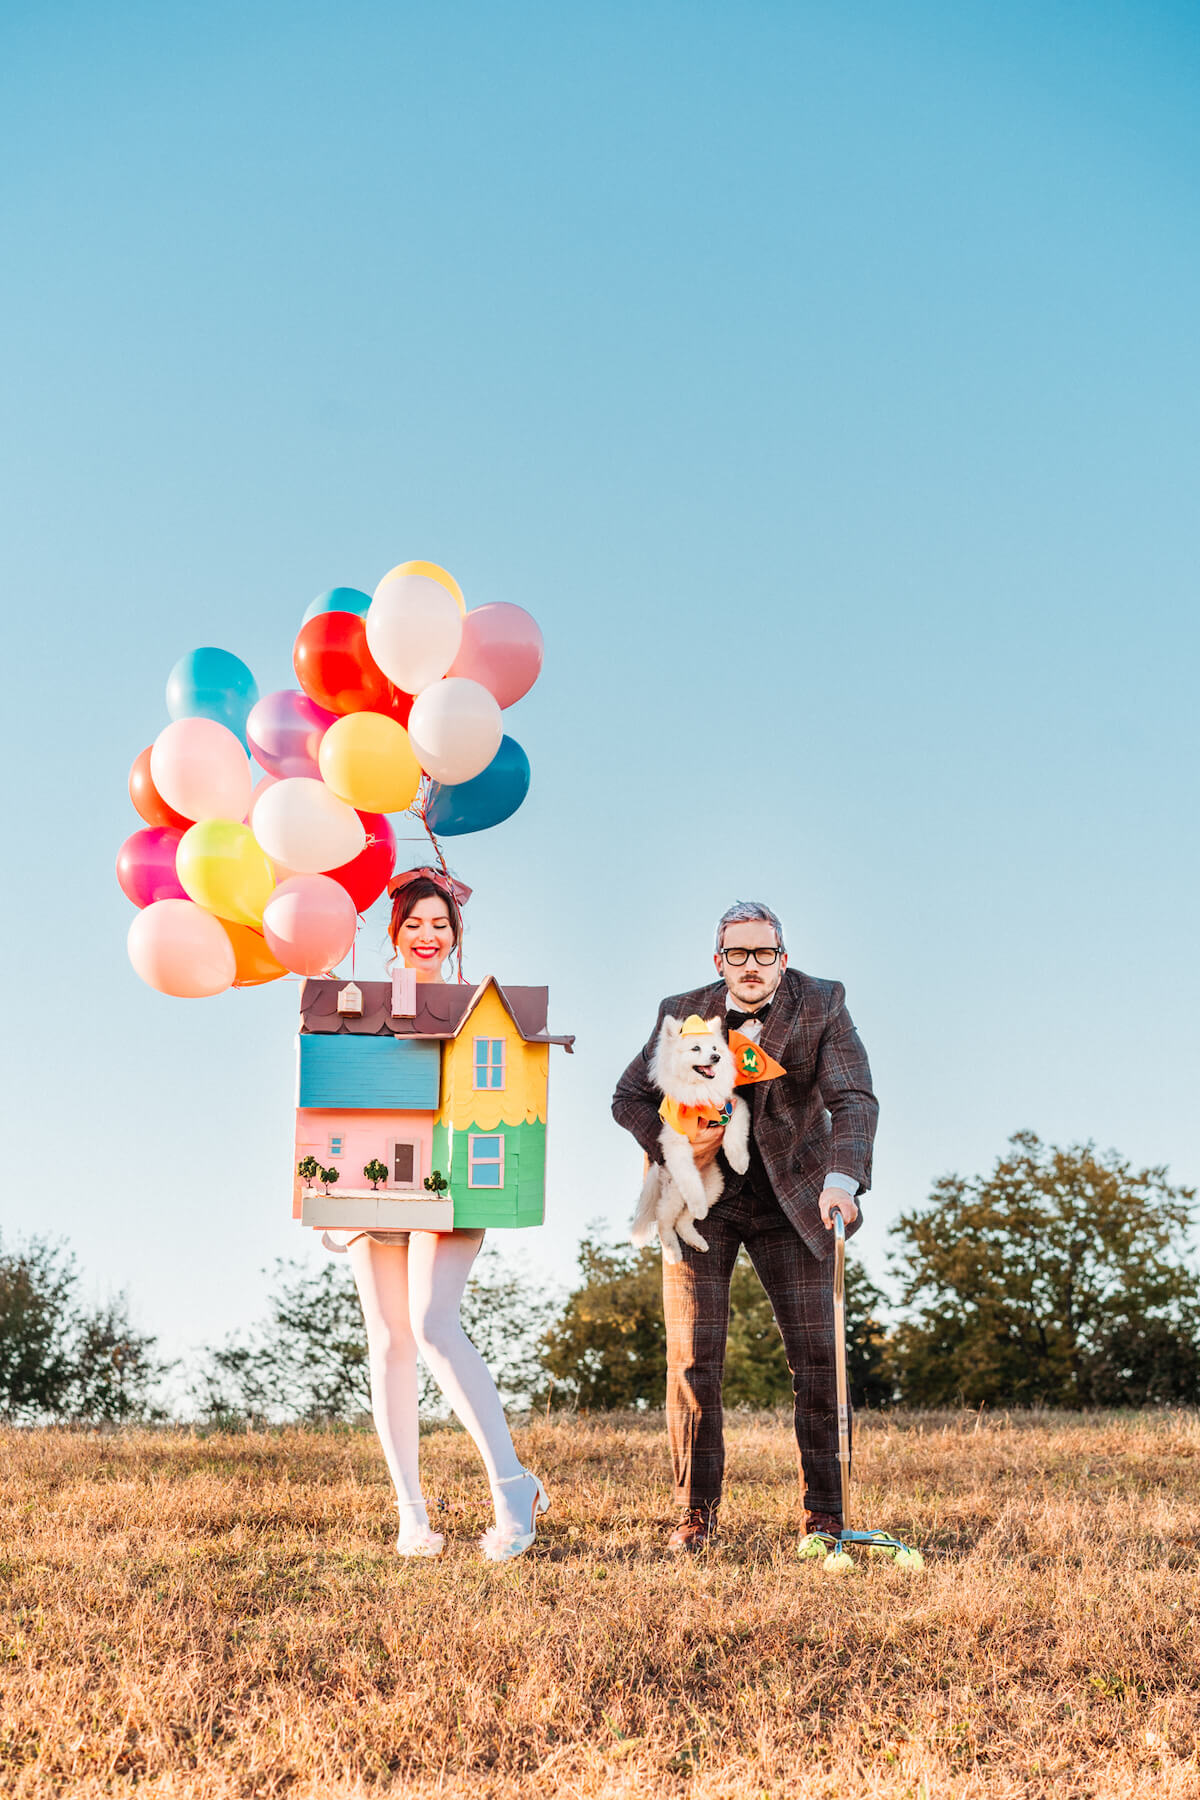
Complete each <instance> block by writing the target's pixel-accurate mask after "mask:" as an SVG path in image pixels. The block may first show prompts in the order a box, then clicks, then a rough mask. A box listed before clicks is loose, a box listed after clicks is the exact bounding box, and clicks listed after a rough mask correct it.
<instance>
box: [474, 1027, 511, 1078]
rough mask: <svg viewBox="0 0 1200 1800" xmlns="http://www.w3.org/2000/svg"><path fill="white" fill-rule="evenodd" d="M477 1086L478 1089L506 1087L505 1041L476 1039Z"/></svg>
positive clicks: (501, 1039) (499, 1039)
mask: <svg viewBox="0 0 1200 1800" xmlns="http://www.w3.org/2000/svg"><path fill="white" fill-rule="evenodd" d="M475 1086H476V1087H477V1088H502V1087H503V1086H504V1039H503V1038H476V1039H475Z"/></svg>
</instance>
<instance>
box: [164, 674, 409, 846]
mask: <svg viewBox="0 0 1200 1800" xmlns="http://www.w3.org/2000/svg"><path fill="white" fill-rule="evenodd" d="M409 704H410V705H411V704H412V703H411V701H410V702H409ZM152 748H153V746H152V745H151V746H149V747H148V748H147V749H145V750H143V751H142V753H141V755H140V756H137V757H135V758H134V762H133V767H132V769H130V771H129V798H130V799H131V800H132V801H133V804H134V806H135V807H136V808H137V810H138V812H140V813H141V815H142V817H143V819H145V821H146V823H147V825H173V826H174V827H175V829H176V830H177V831H186V830H187V828H188V826H189V825H191V824H192V823H193V821H192V820H191V819H185V818H184V816H183V814H182V813H177V812H176V811H175V808H174V807H173V806H168V805H167V803H166V801H165V800H164V799H163V797H162V795H161V794H160V793H159V791H158V789H157V788H156V787H155V785H154V783H153V781H152V780H151V779H150V750H151V749H152Z"/></svg>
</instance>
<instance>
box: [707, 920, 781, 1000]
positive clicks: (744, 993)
mask: <svg viewBox="0 0 1200 1800" xmlns="http://www.w3.org/2000/svg"><path fill="white" fill-rule="evenodd" d="M778 944H779V939H778V938H777V936H776V934H775V927H774V926H773V925H769V924H768V923H767V921H766V920H765V919H742V920H740V921H739V922H738V924H736V925H727V926H726V927H725V935H724V937H723V938H722V940H721V949H720V950H718V952H717V954H716V955H715V956H714V958H713V961H714V962H715V963H716V965H717V974H718V975H720V977H721V978H722V980H723V981H724V983H725V986H726V987H727V988H728V989H729V992H730V993H731V994H732V995H733V997H734V999H735V1000H736V1001H738V1002H739V1004H740V1005H741V1008H742V1011H743V1012H749V1011H750V1010H751V1009H752V1008H757V1007H760V1006H765V1005H766V1003H767V1001H768V1000H769V999H770V998H771V995H772V994H773V993H774V992H775V989H776V988H777V987H778V986H779V983H780V982H781V981H782V980H783V971H784V970H785V969H786V968H787V952H786V951H785V952H784V953H783V955H781V956H777V957H776V958H775V961H774V962H773V963H771V964H770V966H769V967H767V968H764V967H763V965H762V964H761V963H759V962H756V961H755V959H754V957H753V956H748V957H747V958H746V960H745V962H744V963H743V964H742V966H741V968H740V969H738V968H735V967H734V966H733V964H732V963H731V962H730V961H729V959H728V958H727V957H726V956H724V955H723V954H722V952H723V951H725V950H774V949H777V948H778Z"/></svg>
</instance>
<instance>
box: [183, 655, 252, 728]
mask: <svg viewBox="0 0 1200 1800" xmlns="http://www.w3.org/2000/svg"><path fill="white" fill-rule="evenodd" d="M257 699H258V683H257V681H255V679H254V677H253V675H252V674H251V673H250V671H249V669H248V668H247V667H246V665H245V663H244V662H243V661H242V659H241V657H240V656H234V654H233V652H232V651H231V650H216V649H214V648H213V647H212V646H211V645H209V646H207V647H206V648H205V649H203V650H189V651H188V653H187V655H186V656H181V657H180V659H179V661H178V662H177V663H176V664H175V667H174V668H173V669H172V670H171V673H170V674H169V675H168V676H167V711H168V713H169V714H170V715H171V717H172V718H173V719H215V720H216V721H217V724H218V725H227V726H228V727H229V729H230V731H232V732H233V733H234V735H235V736H236V737H239V738H240V739H241V741H242V743H243V745H245V746H246V748H247V749H249V745H248V744H246V720H247V719H248V718H249V716H250V709H251V707H252V706H253V705H254V704H255V702H256V701H257Z"/></svg>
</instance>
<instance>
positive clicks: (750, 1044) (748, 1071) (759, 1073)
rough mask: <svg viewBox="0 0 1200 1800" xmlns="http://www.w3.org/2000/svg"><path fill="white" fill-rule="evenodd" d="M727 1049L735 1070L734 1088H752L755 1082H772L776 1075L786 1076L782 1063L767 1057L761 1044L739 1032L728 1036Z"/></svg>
mask: <svg viewBox="0 0 1200 1800" xmlns="http://www.w3.org/2000/svg"><path fill="white" fill-rule="evenodd" d="M729 1048H730V1049H731V1050H732V1051H733V1061H734V1065H735V1067H736V1069H737V1077H736V1079H735V1081H734V1084H733V1085H734V1086H735V1087H753V1086H754V1084H755V1082H757V1081H774V1079H775V1077H776V1076H777V1075H786V1074H787V1070H786V1069H785V1068H784V1066H783V1064H782V1063H777V1062H776V1061H775V1058H774V1057H773V1056H768V1055H767V1053H766V1051H765V1050H764V1049H763V1047H762V1045H761V1044H756V1043H755V1041H754V1039H753V1038H748V1037H745V1036H743V1034H742V1033H741V1032H740V1031H731V1032H730V1034H729Z"/></svg>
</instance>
